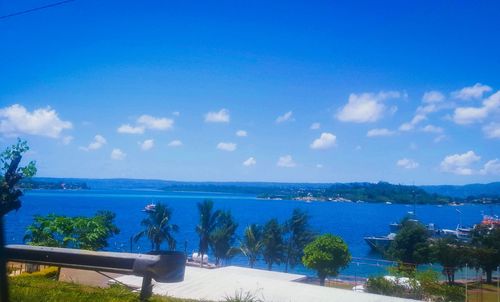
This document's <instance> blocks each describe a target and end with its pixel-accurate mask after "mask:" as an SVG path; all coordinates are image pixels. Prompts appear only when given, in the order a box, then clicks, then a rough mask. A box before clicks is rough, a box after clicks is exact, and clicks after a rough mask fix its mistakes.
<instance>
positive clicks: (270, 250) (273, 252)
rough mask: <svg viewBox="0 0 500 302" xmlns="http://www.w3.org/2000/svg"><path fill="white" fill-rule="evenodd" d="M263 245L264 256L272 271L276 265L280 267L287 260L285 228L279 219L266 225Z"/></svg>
mask: <svg viewBox="0 0 500 302" xmlns="http://www.w3.org/2000/svg"><path fill="white" fill-rule="evenodd" d="M262 245H263V249H262V256H263V258H264V261H265V262H266V263H267V268H268V269H269V270H272V268H273V264H274V263H276V264H278V265H279V264H280V263H281V262H282V261H283V260H284V258H285V243H284V241H283V227H282V226H281V225H280V224H279V223H278V220H277V219H275V218H274V219H271V220H269V221H268V222H267V223H266V224H265V225H264V230H263V235H262Z"/></svg>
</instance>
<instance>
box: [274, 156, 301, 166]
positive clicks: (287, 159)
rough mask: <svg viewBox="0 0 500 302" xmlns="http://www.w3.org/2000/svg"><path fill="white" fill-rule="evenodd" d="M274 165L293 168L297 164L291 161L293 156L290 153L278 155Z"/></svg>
mask: <svg viewBox="0 0 500 302" xmlns="http://www.w3.org/2000/svg"><path fill="white" fill-rule="evenodd" d="M276 165H277V166H278V167H283V168H293V167H295V166H297V164H296V163H295V162H294V161H293V158H292V156H291V155H283V156H280V158H279V159H278V162H277V163H276Z"/></svg>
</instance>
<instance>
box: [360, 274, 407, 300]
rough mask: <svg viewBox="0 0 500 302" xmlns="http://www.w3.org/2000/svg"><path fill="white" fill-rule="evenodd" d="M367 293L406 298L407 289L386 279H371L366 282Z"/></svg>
mask: <svg viewBox="0 0 500 302" xmlns="http://www.w3.org/2000/svg"><path fill="white" fill-rule="evenodd" d="M366 291H367V292H369V293H372V294H377V295H384V296H394V297H404V296H405V295H404V293H405V288H404V287H403V286H401V285H397V284H394V283H393V282H391V281H389V280H387V279H385V278H384V277H371V278H368V281H367V282H366Z"/></svg>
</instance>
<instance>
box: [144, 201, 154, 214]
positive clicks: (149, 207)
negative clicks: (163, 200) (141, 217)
mask: <svg viewBox="0 0 500 302" xmlns="http://www.w3.org/2000/svg"><path fill="white" fill-rule="evenodd" d="M155 210H156V204H154V203H150V204H148V205H147V206H145V207H144V209H143V210H142V211H143V212H154V211H155Z"/></svg>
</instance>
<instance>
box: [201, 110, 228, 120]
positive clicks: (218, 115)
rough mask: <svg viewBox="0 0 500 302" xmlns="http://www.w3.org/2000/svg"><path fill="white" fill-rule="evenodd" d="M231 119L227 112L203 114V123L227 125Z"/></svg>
mask: <svg viewBox="0 0 500 302" xmlns="http://www.w3.org/2000/svg"><path fill="white" fill-rule="evenodd" d="M230 119H231V117H230V116H229V110H227V109H221V110H219V111H217V112H214V111H211V112H208V113H207V114H205V122H207V123H229V121H230Z"/></svg>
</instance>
